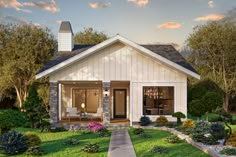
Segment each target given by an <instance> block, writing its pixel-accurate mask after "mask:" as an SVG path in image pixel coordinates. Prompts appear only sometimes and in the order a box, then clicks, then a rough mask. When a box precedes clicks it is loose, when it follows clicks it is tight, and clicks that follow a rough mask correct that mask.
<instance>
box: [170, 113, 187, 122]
mask: <svg viewBox="0 0 236 157" xmlns="http://www.w3.org/2000/svg"><path fill="white" fill-rule="evenodd" d="M172 117H176V118H177V125H180V124H181V118H185V117H186V116H185V114H183V113H182V112H175V113H173V114H172Z"/></svg>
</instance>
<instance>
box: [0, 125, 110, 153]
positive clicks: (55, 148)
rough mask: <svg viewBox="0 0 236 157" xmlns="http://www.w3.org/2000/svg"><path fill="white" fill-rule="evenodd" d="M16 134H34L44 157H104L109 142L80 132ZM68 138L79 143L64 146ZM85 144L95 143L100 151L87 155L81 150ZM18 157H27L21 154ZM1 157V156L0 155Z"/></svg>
mask: <svg viewBox="0 0 236 157" xmlns="http://www.w3.org/2000/svg"><path fill="white" fill-rule="evenodd" d="M16 130H17V131H18V132H21V133H25V132H27V131H32V132H36V133H37V134H38V135H39V137H40V139H41V140H42V144H41V148H42V149H43V151H44V152H45V154H44V155H43V156H45V157H49V156H50V157H78V156H80V157H87V156H89V157H106V156H107V152H108V147H109V142H110V137H103V138H99V137H98V136H97V135H96V134H94V133H91V134H82V133H81V132H79V131H78V132H72V131H64V132H57V133H50V132H44V133H41V132H40V131H39V130H38V129H28V128H19V129H16ZM70 138H75V139H78V140H79V141H80V142H79V144H78V145H76V146H66V145H64V144H63V143H64V141H65V140H68V139H70ZM87 143H97V144H98V145H99V146H100V151H99V152H98V153H95V154H87V153H84V152H83V151H81V149H82V148H83V147H84V146H85V144H87ZM18 156H19V157H28V156H27V155H24V154H21V155H18ZM0 157H1V154H0Z"/></svg>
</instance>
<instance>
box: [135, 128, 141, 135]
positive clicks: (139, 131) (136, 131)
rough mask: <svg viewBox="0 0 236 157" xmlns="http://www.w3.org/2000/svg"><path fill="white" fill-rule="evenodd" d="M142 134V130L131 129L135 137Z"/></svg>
mask: <svg viewBox="0 0 236 157" xmlns="http://www.w3.org/2000/svg"><path fill="white" fill-rule="evenodd" d="M142 133H144V130H143V129H142V128H134V129H133V134H135V135H139V134H142Z"/></svg>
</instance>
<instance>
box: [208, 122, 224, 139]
mask: <svg viewBox="0 0 236 157" xmlns="http://www.w3.org/2000/svg"><path fill="white" fill-rule="evenodd" d="M211 134H212V136H213V137H214V138H215V139H217V140H220V139H223V138H224V137H225V127H224V125H223V124H221V123H212V124H211Z"/></svg>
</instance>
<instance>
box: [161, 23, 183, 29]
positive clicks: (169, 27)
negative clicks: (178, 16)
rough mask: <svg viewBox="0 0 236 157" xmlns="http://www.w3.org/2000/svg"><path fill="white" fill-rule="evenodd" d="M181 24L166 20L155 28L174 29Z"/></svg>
mask: <svg viewBox="0 0 236 157" xmlns="http://www.w3.org/2000/svg"><path fill="white" fill-rule="evenodd" d="M181 26H182V24H180V23H176V22H166V23H163V24H161V25H159V26H157V28H168V29H176V28H180V27H181Z"/></svg>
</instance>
